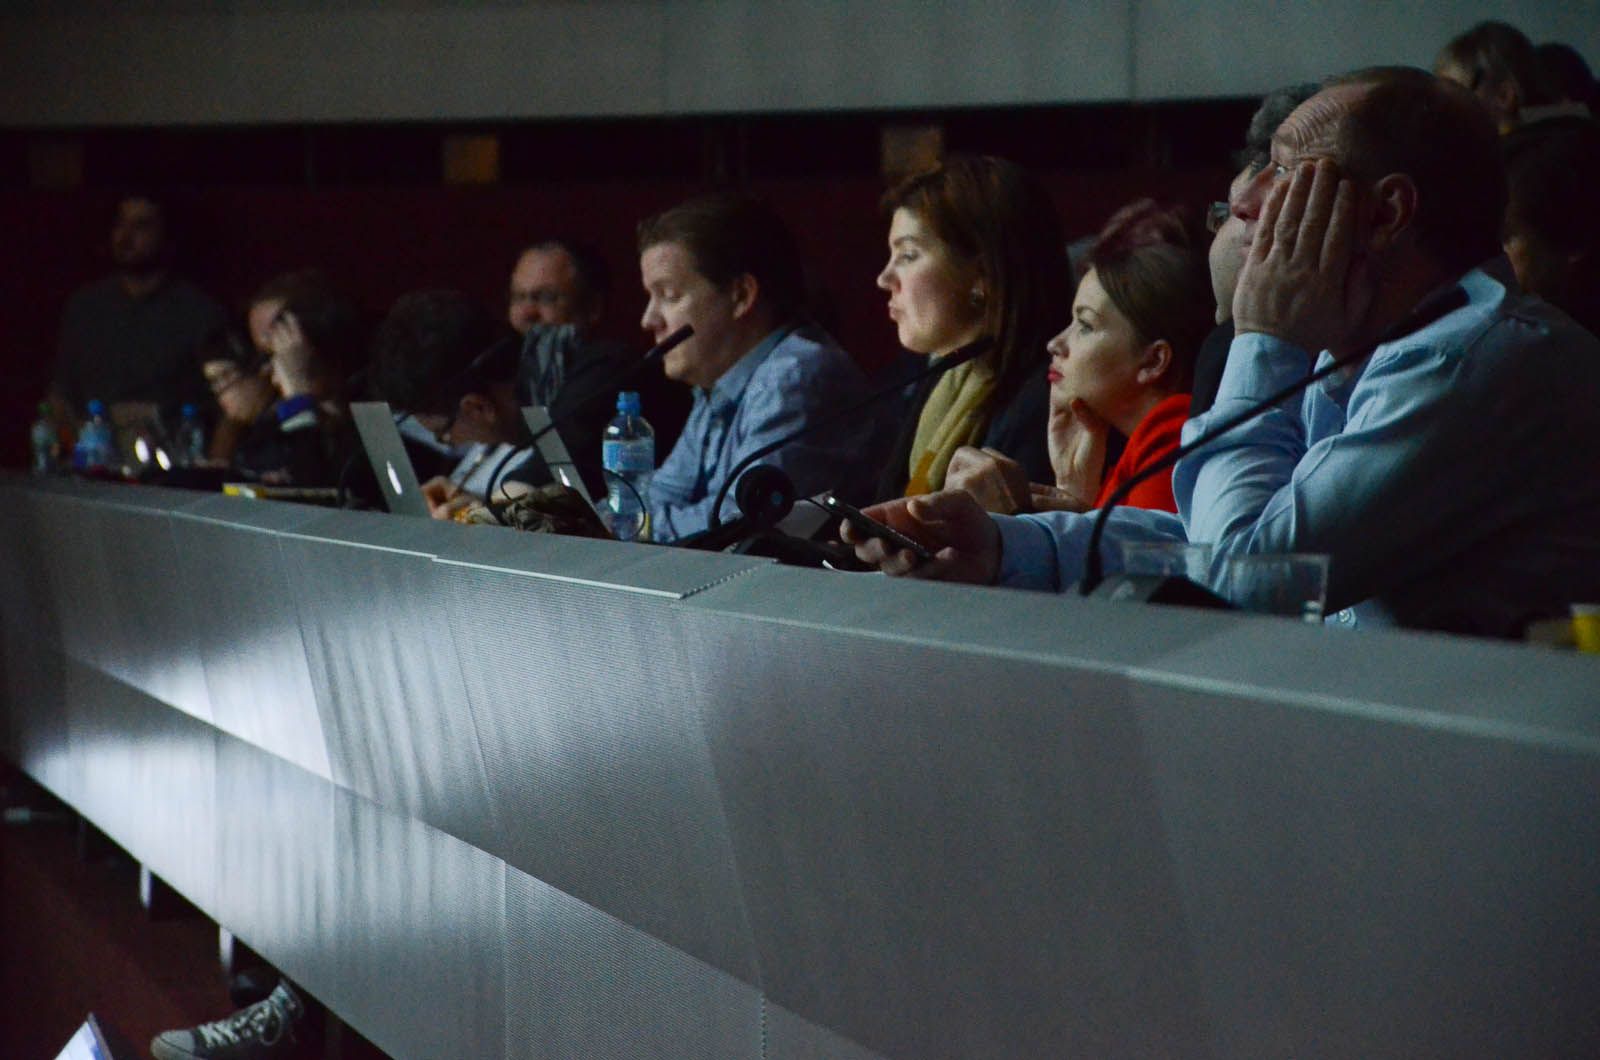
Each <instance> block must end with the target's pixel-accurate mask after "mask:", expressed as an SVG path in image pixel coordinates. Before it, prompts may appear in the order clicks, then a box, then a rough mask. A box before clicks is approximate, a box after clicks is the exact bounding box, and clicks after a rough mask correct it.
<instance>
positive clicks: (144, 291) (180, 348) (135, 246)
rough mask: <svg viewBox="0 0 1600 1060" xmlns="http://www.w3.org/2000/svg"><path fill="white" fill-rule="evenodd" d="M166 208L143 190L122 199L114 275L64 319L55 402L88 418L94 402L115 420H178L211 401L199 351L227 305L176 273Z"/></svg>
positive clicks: (75, 301)
mask: <svg viewBox="0 0 1600 1060" xmlns="http://www.w3.org/2000/svg"><path fill="white" fill-rule="evenodd" d="M172 250H173V245H172V240H171V238H170V236H169V232H168V224H167V215H166V211H165V210H164V209H163V208H162V206H161V204H160V203H158V202H156V201H155V200H153V199H150V198H148V197H145V196H129V197H127V198H124V199H123V200H122V201H121V202H120V203H118V204H117V213H116V220H115V222H114V224H113V225H112V229H111V260H112V262H113V263H114V264H115V266H116V271H115V272H114V273H112V274H111V275H110V276H107V277H105V278H104V279H102V280H98V281H96V282H94V283H91V284H89V285H88V286H86V287H83V288H81V289H80V290H78V291H77V292H76V293H75V294H73V296H72V297H71V298H69V299H68V300H67V304H66V308H65V310H64V311H63V312H62V315H61V338H60V343H59V346H58V350H57V357H56V371H55V379H54V383H53V385H52V400H53V401H54V403H55V404H56V405H57V406H58V407H60V408H65V409H70V410H71V412H72V413H73V414H74V415H78V416H82V415H83V412H84V407H85V406H86V405H87V403H88V402H89V401H91V400H95V399H98V400H100V401H103V402H105V403H106V407H107V408H108V409H109V410H110V411H111V414H112V419H113V420H114V421H115V422H119V423H127V422H132V421H134V420H140V419H149V418H152V417H154V416H156V415H167V416H172V417H175V416H176V414H177V412H178V409H179V407H180V406H182V405H183V404H185V403H187V402H195V403H199V402H202V401H204V400H205V399H206V388H205V383H204V380H203V379H202V378H201V373H200V368H199V364H198V362H197V361H196V360H195V352H196V350H197V349H198V348H199V346H200V344H201V343H202V342H203V341H204V340H205V339H206V337H207V336H208V335H209V334H210V333H211V332H213V331H214V330H216V329H217V328H219V327H220V326H222V324H223V322H224V313H223V310H222V307H221V306H220V305H218V304H217V303H216V302H215V301H214V300H212V299H211V298H209V297H207V296H206V295H205V294H204V293H202V292H201V291H200V289H199V288H197V287H196V286H195V285H194V284H192V283H190V282H189V281H188V280H185V279H182V278H180V277H178V276H175V275H173V273H172Z"/></svg>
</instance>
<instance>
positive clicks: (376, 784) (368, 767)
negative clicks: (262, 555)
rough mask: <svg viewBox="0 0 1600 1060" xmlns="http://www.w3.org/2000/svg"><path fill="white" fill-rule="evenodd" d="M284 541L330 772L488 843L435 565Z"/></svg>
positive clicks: (490, 827) (494, 839)
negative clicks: (356, 591) (323, 722)
mask: <svg viewBox="0 0 1600 1060" xmlns="http://www.w3.org/2000/svg"><path fill="white" fill-rule="evenodd" d="M283 549H284V557H285V564H284V566H285V570H286V572H287V574H288V581H287V586H288V589H289V592H290V594H291V595H292V596H293V597H294V599H295V600H296V601H297V602H298V607H299V612H300V616H301V628H302V631H303V634H304V643H305V649H306V655H307V659H308V663H309V667H310V675H311V681H312V684H313V686H314V687H315V688H316V690H317V699H318V702H319V704H320V705H321V708H322V711H321V713H322V716H323V717H324V718H325V719H326V725H327V739H328V747H329V753H330V756H331V764H332V766H333V769H334V775H335V779H337V780H338V781H339V782H340V783H341V784H345V785H347V786H349V787H350V788H352V789H353V790H354V791H356V792H359V793H361V794H363V795H366V796H367V797H369V798H371V799H373V800H375V801H377V802H379V803H382V804H384V805H386V806H389V807H390V808H392V809H394V810H397V811H399V812H402V813H407V814H411V815H414V816H417V817H419V818H421V819H422V820H424V821H427V822H429V823H430V824H432V825H434V826H435V827H438V828H441V829H444V830H446V831H449V832H451V833H453V834H455V835H457V836H459V837H461V838H462V839H465V840H467V841H469V842H472V843H475V844H477V845H479V846H484V847H488V848H490V849H493V848H495V847H496V846H497V845H498V832H497V829H496V827H495V822H494V820H493V816H492V814H491V812H490V804H489V796H488V782H487V779H486V777H485V775H484V768H483V759H482V756H481V754H480V752H479V749H478V734H477V732H476V730H475V728H474V726H473V724H472V716H471V712H470V711H469V709H468V707H467V695H466V689H465V688H464V686H463V685H462V680H461V670H460V666H459V664H458V663H457V661H456V652H455V640H454V638H453V637H452V635H451V630H450V625H449V616H448V609H447V608H446V607H445V606H444V602H443V601H444V597H443V593H442V591H441V590H440V589H439V587H438V585H437V580H438V574H437V572H436V567H435V564H434V563H433V562H432V561H431V560H430V559H429V557H427V556H421V555H417V554H415V553H408V552H397V551H388V550H380V549H375V548H362V547H358V546H355V545H348V544H340V543H336V542H332V541H326V540H312V539H304V538H302V539H286V540H285V541H284V542H283ZM354 586H360V587H361V588H362V591H361V593H360V595H359V596H355V595H352V592H351V590H352V587H354Z"/></svg>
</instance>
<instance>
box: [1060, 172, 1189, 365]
mask: <svg viewBox="0 0 1600 1060" xmlns="http://www.w3.org/2000/svg"><path fill="white" fill-rule="evenodd" d="M1198 245H1200V243H1199V241H1198V239H1197V233H1196V232H1195V231H1194V230H1193V226H1192V225H1191V224H1189V223H1187V222H1186V220H1185V218H1184V215H1183V214H1182V213H1181V212H1180V211H1179V210H1178V209H1177V208H1176V207H1172V206H1162V205H1160V204H1159V203H1157V202H1155V201H1154V200H1153V199H1140V200H1138V201H1137V202H1133V203H1130V204H1128V205H1127V206H1124V207H1123V208H1122V209H1120V210H1118V211H1117V212H1116V213H1114V214H1112V216H1111V219H1110V220H1109V221H1107V222H1106V225H1105V227H1104V228H1102V229H1101V230H1100V234H1099V236H1098V237H1097V238H1096V239H1095V242H1094V247H1093V248H1092V249H1091V250H1090V251H1089V267H1090V268H1092V269H1094V270H1095V276H1096V277H1097V278H1098V279H1099V281H1100V286H1102V287H1104V288H1105V291H1106V295H1107V296H1108V297H1109V298H1110V299H1111V301H1112V304H1114V305H1115V306H1116V307H1117V310H1118V311H1119V312H1121V313H1122V315H1123V316H1125V317H1127V318H1128V322H1129V323H1130V324H1132V325H1133V330H1134V333H1135V334H1136V335H1137V336H1138V337H1139V341H1140V342H1141V343H1143V344H1148V343H1152V342H1155V341H1157V340H1158V339H1165V340H1166V342H1167V344H1168V345H1169V346H1171V347H1172V366H1171V368H1170V369H1169V373H1170V374H1169V376H1168V382H1169V383H1170V384H1171V385H1172V386H1173V388H1174V389H1175V390H1179V391H1186V390H1188V389H1189V386H1190V383H1191V382H1192V381H1193V378H1194V360H1195V355H1196V354H1197V353H1199V351H1200V343H1201V342H1202V341H1204V340H1205V337H1206V335H1208V334H1209V333H1210V332H1211V329H1212V326H1213V324H1214V320H1215V310H1216V302H1215V300H1214V297H1213V295H1212V291H1211V277H1210V274H1209V273H1208V272H1207V268H1206V259H1205V255H1204V254H1201V253H1199V252H1197V251H1196V250H1195V247H1196V246H1198Z"/></svg>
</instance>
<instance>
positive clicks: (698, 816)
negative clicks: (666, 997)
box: [450, 567, 755, 982]
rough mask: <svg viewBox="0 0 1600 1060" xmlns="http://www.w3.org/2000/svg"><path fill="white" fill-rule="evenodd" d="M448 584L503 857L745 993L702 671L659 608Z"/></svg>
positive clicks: (738, 918) (663, 606) (666, 611)
mask: <svg viewBox="0 0 1600 1060" xmlns="http://www.w3.org/2000/svg"><path fill="white" fill-rule="evenodd" d="M450 584H451V592H453V600H451V616H453V628H454V629H456V636H458V652H459V655H461V668H462V674H464V677H466V682H467V693H469V697H470V700H472V714H474V717H475V719H477V727H478V735H480V738H482V743H483V761H485V767H486V770H488V777H490V788H491V796H493V799H494V807H496V815H498V818H499V820H501V821H504V828H506V845H504V850H502V857H504V858H506V861H507V863H510V865H514V866H517V868H520V869H523V871H525V873H528V874H531V876H536V877H539V879H542V881H546V882H549V884H552V885H555V887H558V889H562V890H565V892H568V893H571V895H574V897H578V898H581V900H582V901H587V903H589V905H594V906H597V908H600V909H603V911H606V913H610V914H613V916H616V917H619V919H622V921H627V922H629V924H634V925H635V927H640V929H642V930H646V932H650V934H653V935H656V937H659V938H662V940H664V942H667V943H670V945H674V946H678V948H682V950H686V951H688V953H691V954H694V956H698V958H699V959H702V961H707V962H709V964H714V966H717V967H720V969H723V970H725V972H730V974H733V975H738V977H741V978H746V980H747V982H754V978H755V972H754V961H752V950H750V940H749V929H747V927H746V924H744V913H742V908H741V901H739V889H738V882H736V879H734V871H733V855H731V847H730V842H728V833H726V825H725V821H723V817H722V805H720V796H718V793H717V783H715V777H714V775H712V769H710V757H709V756H707V751H706V741H704V733H702V732H701V719H699V705H701V703H702V693H701V689H699V674H698V673H696V669H698V668H699V666H701V663H698V660H696V655H694V650H693V642H690V640H686V639H683V637H682V636H680V634H682V628H680V626H678V623H677V621H675V618H674V615H672V612H670V604H669V602H666V600H661V599H656V597H650V596H629V594H622V592H616V591H605V589H590V588H584V586H574V584H568V583H562V581H550V580H538V578H506V576H504V575H496V573H493V572H482V570H472V568H467V567H458V568H454V576H453V578H451V580H450Z"/></svg>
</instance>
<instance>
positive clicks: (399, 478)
mask: <svg viewBox="0 0 1600 1060" xmlns="http://www.w3.org/2000/svg"><path fill="white" fill-rule="evenodd" d="M350 418H351V419H353V420H355V423H356V431H357V433H359V434H360V435H361V447H362V448H363V449H365V450H366V451H367V462H368V463H370V464H371V465H372V474H373V477H375V478H376V479H377V480H378V488H379V489H380V490H382V491H383V503H384V504H385V505H387V506H388V508H389V512H390V514H392V515H418V516H421V517H422V518H424V519H426V518H428V502H427V501H426V500H424V499H423V497H422V484H421V483H420V482H418V481H417V472H416V469H415V468H413V467H412V466H411V457H410V456H408V455H407V454H406V443H405V441H404V440H402V439H401V437H400V428H398V427H396V426H395V420H394V411H393V410H392V409H390V408H389V403H388V402H387V401H353V402H351V403H350ZM551 433H552V434H554V433H555V432H554V431H552V432H551Z"/></svg>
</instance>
